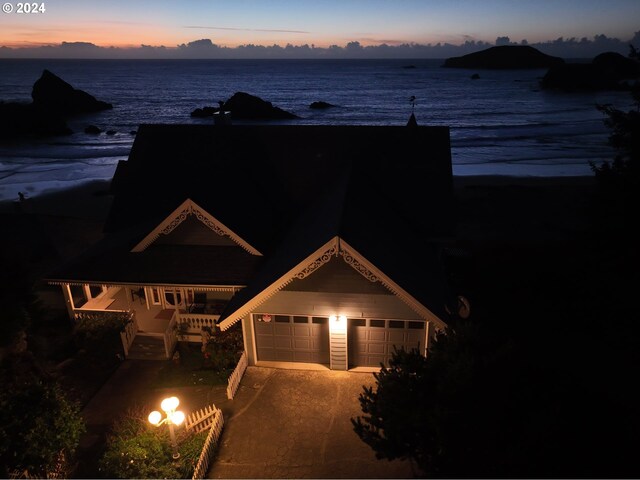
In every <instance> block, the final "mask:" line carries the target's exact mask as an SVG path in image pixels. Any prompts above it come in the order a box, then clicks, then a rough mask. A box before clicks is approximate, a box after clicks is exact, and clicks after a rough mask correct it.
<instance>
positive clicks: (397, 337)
mask: <svg viewBox="0 0 640 480" xmlns="http://www.w3.org/2000/svg"><path fill="white" fill-rule="evenodd" d="M388 333H389V341H390V342H394V343H398V344H400V343H404V342H405V334H404V331H403V330H389V332H388Z"/></svg>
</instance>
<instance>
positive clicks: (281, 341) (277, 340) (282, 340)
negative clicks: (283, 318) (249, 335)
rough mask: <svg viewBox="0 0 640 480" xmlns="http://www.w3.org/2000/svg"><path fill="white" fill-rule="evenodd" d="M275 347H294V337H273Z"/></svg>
mask: <svg viewBox="0 0 640 480" xmlns="http://www.w3.org/2000/svg"><path fill="white" fill-rule="evenodd" d="M273 343H274V345H273V346H274V348H286V349H291V348H293V339H292V338H291V337H281V336H277V337H273Z"/></svg>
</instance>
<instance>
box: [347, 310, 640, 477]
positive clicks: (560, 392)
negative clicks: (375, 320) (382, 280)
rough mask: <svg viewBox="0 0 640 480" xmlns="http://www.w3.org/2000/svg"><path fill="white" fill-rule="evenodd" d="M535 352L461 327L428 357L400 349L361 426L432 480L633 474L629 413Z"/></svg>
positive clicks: (367, 438)
mask: <svg viewBox="0 0 640 480" xmlns="http://www.w3.org/2000/svg"><path fill="white" fill-rule="evenodd" d="M549 335H553V332H550V333H549ZM496 337H498V338H496ZM500 337H503V338H500ZM547 353H549V352H547V351H545V350H544V348H543V347H541V352H540V355H545V354H547ZM529 354H530V351H528V349H527V348H525V346H524V345H518V342H517V341H516V340H512V339H507V338H506V337H504V336H503V335H501V334H500V333H499V332H495V334H493V333H491V334H490V333H488V332H487V331H484V329H483V328H481V327H480V326H479V325H478V324H474V323H471V322H469V321H464V322H461V323H459V324H458V325H457V326H456V328H455V329H448V330H447V331H446V332H442V333H439V334H438V335H437V337H436V339H435V341H434V342H433V344H432V347H431V349H430V350H429V356H428V358H425V357H422V356H421V355H419V353H418V352H416V351H413V352H405V351H397V352H395V353H394V355H393V358H392V360H391V361H390V366H389V368H383V369H382V370H381V371H380V373H379V374H377V375H376V380H377V388H376V389H375V390H374V389H371V388H365V389H364V391H363V393H361V395H360V404H361V407H362V411H363V415H362V416H360V417H357V418H356V419H352V423H353V425H354V430H355V432H356V433H357V434H358V435H359V436H360V438H361V439H362V440H363V441H364V442H365V443H367V444H368V445H370V446H371V447H372V449H373V450H374V451H375V452H376V456H377V457H378V458H386V459H389V460H392V459H396V458H401V459H410V460H411V461H413V462H415V465H416V466H417V467H418V468H419V470H420V474H421V475H426V476H427V477H438V478H444V477H446V478H451V477H455V478H485V477H491V478H505V477H509V478H522V477H539V478H549V477H553V478H566V477H575V476H578V477H591V476H594V475H595V476H606V477H611V476H612V477H617V476H620V472H624V473H625V474H626V473H627V472H628V471H629V470H628V469H629V468H630V467H631V466H632V463H630V460H631V458H633V455H632V453H631V451H632V447H631V445H632V444H633V438H634V437H635V435H634V434H632V432H631V430H632V427H631V425H629V424H626V423H625V422H626V421H627V420H628V417H627V418H625V417H623V415H621V412H620V411H612V410H611V409H612V405H611V404H610V400H609V399H607V398H606V396H605V395H603V394H602V393H601V392H599V391H598V390H597V389H595V388H593V387H591V386H590V385H587V384H585V383H582V382H580V381H579V380H578V379H577V378H573V377H572V376H571V375H570V374H568V373H567V372H566V371H565V369H564V367H561V368H559V369H555V368H550V367H549V365H548V364H547V362H540V364H536V361H535V359H534V358H532V357H529ZM554 355H555V353H554ZM547 360H548V359H547ZM555 360H556V361H558V360H559V358H558V357H555ZM601 410H604V411H605V412H607V413H605V414H602V411H601ZM623 476H624V475H623Z"/></svg>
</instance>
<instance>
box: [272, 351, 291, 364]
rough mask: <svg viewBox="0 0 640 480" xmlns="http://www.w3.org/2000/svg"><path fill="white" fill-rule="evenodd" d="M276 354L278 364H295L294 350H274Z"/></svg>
mask: <svg viewBox="0 0 640 480" xmlns="http://www.w3.org/2000/svg"><path fill="white" fill-rule="evenodd" d="M274 352H275V354H276V361H278V362H293V361H294V357H293V351H292V350H289V351H287V350H274Z"/></svg>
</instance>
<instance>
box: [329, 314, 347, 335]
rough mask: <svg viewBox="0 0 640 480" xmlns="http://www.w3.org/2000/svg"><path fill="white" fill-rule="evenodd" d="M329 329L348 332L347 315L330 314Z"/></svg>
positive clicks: (335, 331)
mask: <svg viewBox="0 0 640 480" xmlns="http://www.w3.org/2000/svg"><path fill="white" fill-rule="evenodd" d="M329 330H330V331H331V332H334V333H346V332H347V317H346V316H344V315H340V316H337V315H330V316H329Z"/></svg>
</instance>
